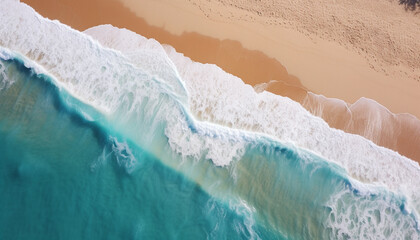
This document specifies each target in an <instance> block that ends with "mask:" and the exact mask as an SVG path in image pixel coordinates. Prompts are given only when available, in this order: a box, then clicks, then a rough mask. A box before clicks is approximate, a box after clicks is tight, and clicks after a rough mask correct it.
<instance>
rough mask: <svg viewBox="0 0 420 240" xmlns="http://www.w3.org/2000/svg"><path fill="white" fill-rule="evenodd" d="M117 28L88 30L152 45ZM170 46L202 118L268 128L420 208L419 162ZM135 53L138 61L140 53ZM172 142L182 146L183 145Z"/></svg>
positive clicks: (122, 48) (248, 127)
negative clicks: (196, 60)
mask: <svg viewBox="0 0 420 240" xmlns="http://www.w3.org/2000/svg"><path fill="white" fill-rule="evenodd" d="M116 31H117V30H116V29H115V28H112V27H109V26H98V27H95V32H92V31H90V30H88V31H86V32H87V33H88V34H91V35H92V36H93V37H95V38H97V39H98V40H99V41H100V42H101V43H102V44H104V45H107V44H109V45H108V46H109V47H113V48H116V49H117V50H119V51H121V52H122V53H123V54H128V53H129V52H132V51H133V49H135V48H136V47H138V48H141V49H143V48H147V44H146V42H147V41H148V40H147V39H145V38H144V37H141V36H140V35H135V34H133V33H132V32H131V33H130V34H129V35H130V39H131V40H130V42H131V43H133V42H136V44H134V45H131V44H128V45H129V46H128V45H124V46H121V45H118V44H110V43H114V42H115V41H111V40H110V39H109V38H107V40H106V41H104V40H102V39H101V37H102V36H109V35H108V34H107V33H108V32H112V36H116V39H120V40H121V39H125V37H124V35H125V34H127V30H124V31H119V34H120V35H122V36H118V34H117V35H116ZM98 32H100V33H101V34H97V33H98ZM141 42H144V43H143V44H141ZM164 48H165V50H166V53H167V54H168V56H169V58H170V59H171V60H172V61H173V63H174V64H175V66H176V67H177V69H178V72H179V74H180V75H181V77H182V79H183V80H184V81H185V84H186V87H187V90H188V93H189V95H188V97H189V103H190V110H191V111H192V113H193V114H194V115H195V116H196V117H197V118H199V119H201V120H203V121H209V122H213V123H217V124H220V125H225V126H228V127H232V128H234V129H242V130H249V131H256V132H260V133H265V134H268V135H271V136H273V137H275V138H276V139H278V140H280V141H282V142H291V143H293V144H296V145H297V146H299V147H302V148H306V149H309V150H311V151H313V152H315V153H316V154H318V155H321V156H323V157H324V158H326V159H328V160H330V161H333V162H336V163H338V164H340V165H341V166H343V167H344V168H345V169H346V170H347V171H348V172H349V174H350V175H351V176H352V177H354V178H356V179H358V180H360V181H363V182H367V183H375V184H383V185H386V186H388V187H389V188H390V189H392V190H394V191H400V192H403V193H406V194H408V195H409V196H411V197H413V199H415V201H414V202H413V204H414V206H415V207H416V208H417V209H420V201H419V196H418V194H417V193H418V192H420V178H419V177H418V176H419V175H420V167H419V165H418V163H416V162H414V161H412V160H410V159H408V158H406V157H404V156H401V155H399V154H398V153H396V152H394V151H392V150H389V149H386V148H383V147H380V146H377V145H375V144H374V143H373V142H371V141H369V140H367V139H365V138H363V137H361V136H358V135H353V134H348V133H345V132H343V131H341V130H336V129H332V128H330V127H329V126H328V124H327V123H326V122H325V121H324V120H322V119H321V118H319V117H315V116H313V115H311V114H310V113H309V112H308V111H306V110H305V109H304V108H303V107H302V106H301V105H300V104H298V103H296V102H294V101H292V100H291V99H289V98H285V97H282V96H277V95H274V94H271V93H269V92H260V93H257V92H255V90H254V89H253V88H252V87H251V86H249V85H247V84H245V83H243V81H242V80H241V79H239V78H238V77H235V76H233V75H231V74H228V73H226V72H224V71H223V70H222V69H221V68H219V67H217V66H216V65H212V64H201V63H197V62H193V61H192V60H191V59H189V58H187V57H185V56H184V55H183V54H181V53H178V52H176V51H175V49H174V48H172V47H170V46H166V45H165V46H164ZM129 58H130V59H131V61H133V62H134V64H136V62H135V61H136V59H135V58H133V57H132V56H131V57H129ZM172 146H174V147H175V149H179V148H178V145H175V144H174V145H172ZM183 150H184V151H189V150H188V149H183ZM179 151H180V149H179Z"/></svg>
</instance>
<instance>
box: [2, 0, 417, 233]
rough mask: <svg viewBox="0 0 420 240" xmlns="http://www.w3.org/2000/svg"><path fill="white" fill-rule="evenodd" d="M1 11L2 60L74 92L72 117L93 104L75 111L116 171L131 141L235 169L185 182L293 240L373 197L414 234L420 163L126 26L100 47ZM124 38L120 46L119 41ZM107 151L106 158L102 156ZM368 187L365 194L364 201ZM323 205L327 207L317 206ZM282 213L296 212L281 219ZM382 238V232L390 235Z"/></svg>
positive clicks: (27, 14) (17, 8)
mask: <svg viewBox="0 0 420 240" xmlns="http://www.w3.org/2000/svg"><path fill="white" fill-rule="evenodd" d="M0 11H1V12H4V13H5V14H3V15H2V16H1V18H0V19H1V20H2V21H1V27H0V35H1V36H4V37H3V38H1V39H0V45H2V46H3V47H2V48H1V49H0V52H2V54H3V55H4V54H5V53H8V54H9V55H10V54H12V55H13V53H10V51H9V50H7V49H6V48H8V49H10V50H12V51H13V52H19V53H20V54H21V55H22V58H21V59H23V60H22V61H24V62H25V65H26V63H29V64H30V63H32V62H36V63H38V64H39V65H41V66H42V67H43V68H44V69H45V71H46V72H47V73H48V75H49V76H51V79H52V81H53V83H54V84H56V85H61V86H62V88H63V89H64V90H63V91H62V92H61V93H60V95H64V96H65V94H66V92H68V93H69V94H70V95H71V96H69V97H68V101H67V102H66V103H67V104H69V105H71V106H72V107H73V108H75V109H77V105H78V103H77V101H76V100H81V101H83V103H86V104H88V105H90V106H91V107H92V108H93V109H92V110H89V109H88V108H87V106H83V110H84V111H86V110H89V111H88V112H89V113H88V115H89V118H88V120H89V121H92V122H98V124H101V125H107V126H108V125H109V126H108V127H107V130H108V131H109V132H110V135H112V136H116V137H115V138H113V139H112V142H113V144H112V146H111V149H112V151H114V152H116V153H117V155H118V156H120V158H117V161H118V164H119V165H121V166H122V167H124V168H126V169H127V171H128V172H132V171H133V170H132V169H133V166H134V168H135V165H136V161H137V159H135V156H136V153H135V151H134V150H133V149H132V148H131V147H130V143H131V142H134V144H135V145H138V146H141V147H142V148H144V149H147V150H150V151H151V153H152V154H154V155H155V156H157V157H162V159H164V158H167V159H169V158H170V157H168V155H165V154H167V152H173V153H174V154H173V157H174V159H175V160H176V159H177V158H176V157H177V156H181V158H182V159H184V160H193V161H196V162H199V164H197V165H198V166H197V167H196V168H192V169H200V167H203V168H204V167H206V163H208V162H210V161H209V160H211V162H212V163H214V164H215V165H217V166H227V167H226V168H228V167H229V166H233V169H229V171H231V172H229V174H230V175H228V176H227V179H220V180H218V178H221V177H223V176H224V175H223V174H226V170H225V168H213V169H212V170H211V171H212V172H211V173H207V174H206V175H203V176H202V175H201V174H200V172H192V173H191V172H190V173H189V174H190V176H192V177H191V178H195V179H196V180H197V182H198V180H199V181H200V184H201V186H203V188H205V189H206V190H207V191H209V192H211V193H215V191H211V189H212V188H213V187H212V185H211V184H215V185H216V186H217V185H218V186H223V187H219V188H220V189H219V190H218V191H220V192H221V194H224V193H226V192H229V191H232V192H234V193H236V194H238V195H239V196H240V197H241V198H242V199H243V202H244V204H242V205H244V206H247V207H246V209H251V210H250V211H251V212H252V211H254V210H253V209H254V208H255V211H256V212H257V213H258V215H259V216H268V219H269V220H267V221H268V222H270V224H273V223H277V222H280V223H282V224H279V225H278V226H277V225H276V226H277V227H278V229H279V230H280V231H282V230H284V228H287V227H290V228H293V230H291V232H290V233H289V234H290V235H291V236H293V235H294V234H298V233H300V232H303V233H304V234H306V233H307V234H317V233H318V231H320V226H319V224H321V223H322V224H324V222H320V220H323V216H324V215H322V214H324V213H325V212H327V213H330V214H334V218H332V217H330V218H331V222H330V223H329V225H328V224H327V225H323V226H324V227H325V229H332V226H333V227H334V230H333V231H334V232H332V233H327V236H329V235H330V234H332V236H335V235H336V233H337V232H336V231H338V232H343V231H346V230H351V229H352V227H351V226H342V225H340V224H341V221H343V220H344V221H345V219H346V216H348V215H347V212H343V211H341V210H342V209H341V207H335V205H336V204H340V201H341V202H342V204H344V205H345V208H346V209H350V208H351V207H352V206H357V204H355V201H357V198H358V197H360V198H361V201H360V202H363V201H366V199H367V200H369V198H370V197H374V196H376V195H378V196H381V197H382V199H384V201H383V202H384V203H381V202H380V201H379V202H376V203H381V204H380V205H381V207H382V206H390V205H392V204H393V203H394V202H393V201H394V200H395V204H394V205H392V206H396V207H395V209H396V210H397V211H398V212H397V214H400V215H398V216H399V217H400V218H403V219H404V221H405V222H406V223H407V224H405V223H404V224H403V225H402V226H409V227H410V231H411V230H412V231H411V232H408V233H407V234H408V235H409V236H418V232H419V229H418V225H417V222H416V221H415V219H416V214H415V213H411V210H412V209H411V207H410V206H407V204H406V201H409V202H408V205H410V204H413V205H414V207H415V209H417V210H418V209H419V208H418V201H419V196H418V192H419V191H418V190H419V186H420V185H419V184H418V183H419V181H420V180H419V179H418V176H419V167H418V164H415V163H414V162H412V161H410V160H409V159H407V158H404V157H401V156H400V155H398V154H397V153H395V152H393V151H390V150H388V149H385V148H381V147H378V146H376V145H375V144H373V143H372V142H370V141H368V140H366V139H364V138H362V137H359V136H355V135H351V134H346V133H344V132H342V131H338V130H334V129H330V128H329V127H328V125H327V124H326V123H325V122H324V121H322V120H321V119H319V118H317V117H314V116H312V115H310V114H309V113H308V112H307V111H306V110H304V109H303V108H302V107H301V106H300V105H299V104H297V103H295V102H293V101H291V100H290V99H288V98H283V97H280V96H276V95H273V94H270V93H267V92H263V93H260V94H257V93H255V91H254V90H253V88H252V87H251V86H249V85H245V84H244V83H243V82H242V81H241V80H240V79H239V78H236V77H234V76H232V75H229V74H227V73H225V72H223V71H222V70H221V69H220V68H218V67H217V66H214V65H208V64H207V65H203V64H199V63H195V62H193V61H191V60H190V59H188V58H185V57H184V56H183V55H182V54H179V53H176V52H175V50H174V49H172V48H171V47H168V46H165V47H164V48H163V49H164V50H165V52H163V51H162V47H161V46H159V45H158V43H157V42H155V41H153V40H147V39H145V38H143V37H141V36H138V35H136V34H134V33H130V32H128V31H127V30H119V29H116V28H112V27H111V26H105V27H103V28H104V29H99V30H100V31H99V30H98V29H97V30H98V31H97V32H98V33H100V35H102V36H103V37H104V36H107V38H106V41H105V40H104V41H103V42H101V44H99V43H98V42H97V41H95V40H93V39H92V38H91V37H88V36H86V35H85V34H83V33H80V32H78V31H75V30H73V29H71V28H69V27H67V26H65V25H62V24H60V23H58V22H55V21H49V20H46V19H43V18H42V17H41V16H39V15H38V14H36V13H35V12H34V11H33V10H32V9H30V8H29V7H28V6H26V5H23V4H19V3H17V2H15V1H7V0H6V1H4V4H2V5H1V6H0ZM99 28H102V27H99ZM107 31H114V33H113V34H111V33H109V34H107ZM120 31H122V32H123V34H121V33H120ZM88 32H89V31H88ZM121 36H123V39H124V41H125V43H124V45H121V44H119V38H120V37H121ZM99 41H101V39H99ZM147 42H149V44H147ZM113 44H114V45H115V46H114V45H113ZM102 45H105V46H107V45H109V47H111V48H115V49H111V48H106V47H103V46H102ZM118 46H120V49H119V48H118ZM142 48H144V49H142ZM149 48H150V49H149ZM127 49H129V50H127ZM138 54H140V55H142V56H137V55H138ZM18 56H19V54H15V55H13V56H9V57H11V58H18ZM28 58H29V59H28ZM148 58H156V59H148ZM159 64H162V65H159ZM28 66H29V65H28ZM160 67H162V68H165V69H160ZM166 68H167V69H166ZM184 81H185V82H184ZM73 97H74V99H73ZM81 108H82V107H81ZM95 111H99V114H96V113H95ZM190 112H192V113H193V114H194V115H195V117H192V116H191V113H190ZM82 115H83V116H84V114H82ZM196 118H198V119H200V120H201V121H198V120H196ZM206 121H207V122H206ZM121 136H124V137H121ZM120 138H121V139H120ZM285 142H286V143H287V144H284V143H285ZM293 144H294V145H293ZM167 145H169V149H168V148H167ZM298 147H299V148H298ZM305 149H309V150H311V151H312V152H308V151H307V150H305ZM313 153H317V154H319V155H321V156H323V157H324V158H326V159H328V160H330V161H333V162H337V163H338V164H340V165H341V166H344V167H345V169H346V170H347V171H348V172H349V174H350V175H351V176H353V177H355V178H357V179H360V180H362V181H364V182H372V183H375V184H378V183H379V184H382V185H385V186H387V187H389V188H390V189H391V190H393V191H396V192H401V193H406V194H407V196H408V197H409V198H408V200H405V199H404V197H400V195H399V193H397V195H394V193H389V192H388V191H387V189H386V188H384V189H382V188H381V189H378V187H377V186H373V185H366V184H362V183H360V182H359V181H358V180H357V179H356V180H355V179H349V180H347V176H346V175H345V173H344V172H343V171H342V169H341V168H340V167H339V166H337V165H335V164H331V163H328V162H326V161H325V160H324V159H321V158H319V157H318V156H317V155H315V154H313ZM363 154H365V155H363ZM106 155H108V154H107V153H106V152H104V153H103V154H102V155H101V156H100V157H102V158H103V156H106ZM175 160H173V161H175ZM206 160H207V161H206ZM234 160H238V161H234ZM253 166H256V167H255V168H254V167H253ZM261 166H263V167H261ZM176 167H178V166H176ZM179 168H182V166H180V167H179ZM397 170H398V171H400V172H397ZM213 172H216V173H217V174H212V173H213ZM235 174H237V175H235ZM235 176H237V177H235ZM199 177H201V178H199ZM231 178H233V179H231ZM254 180H256V181H254ZM295 180H296V181H295ZM364 188H366V189H367V190H364V192H366V193H363V194H361V191H362V190H363V189H364ZM224 189H229V191H226V190H224ZM287 190H289V191H287ZM284 191H285V192H287V193H288V194H284ZM320 192H322V193H324V194H322V193H320ZM250 193H253V194H250ZM345 193H348V194H347V195H348V196H349V197H344V198H343V199H344V200H345V201H343V200H341V196H344V195H345ZM289 195H290V196H289ZM330 195H331V196H330ZM313 196H316V198H314V197H313ZM387 196H389V198H388V197H387ZM218 197H220V195H218ZM294 197H295V198H298V199H299V200H300V201H302V202H299V204H300V205H296V200H295V198H294ZM325 198H329V199H330V200H331V202H324V200H325ZM280 200H282V201H280ZM278 201H280V203H281V204H278V203H279V202H278ZM411 201H413V202H411ZM239 202H241V201H239ZM324 203H325V204H326V205H321V204H324ZM356 203H357V202H356ZM282 204H284V205H285V206H283V205H282ZM369 204H370V205H372V206H373V208H372V209H373V211H374V210H376V209H377V207H376V206H375V204H374V203H371V202H369ZM361 205H363V204H361ZM287 206H289V207H291V208H292V209H293V210H291V211H289V212H287V211H288V210H290V209H289V208H288V207H287ZM338 206H340V205H338ZM357 207H358V206H357ZM375 207H376V208H375ZM312 208H314V209H312ZM300 209H308V210H314V211H315V210H316V211H317V213H318V215H314V216H310V217H309V218H305V214H303V213H300V212H299V210H300ZM384 209H385V207H384ZM247 211H248V210H247ZM369 211H370V210H367V212H366V213H367V215H369V214H370V212H369ZM281 213H287V214H285V215H282V214H281ZM288 214H290V216H292V217H288ZM294 214H300V215H297V216H296V217H299V219H302V222H301V221H296V219H297V218H296V217H294V216H295V215H294ZM413 215H414V216H413ZM329 216H332V215H329ZM357 216H358V215H357V214H356V217H354V216H350V217H349V218H348V219H350V220H351V221H355V224H356V226H357V230H355V231H356V232H355V233H351V232H349V233H347V234H346V236H352V237H357V236H358V233H360V231H359V230H360V229H361V228H362V226H363V225H362V223H363V219H361V220H360V221H359V220H358V217H357ZM361 216H362V215H361ZM393 216H394V215H393ZM312 217H314V219H312ZM318 217H319V218H318ZM368 217H369V216H368ZM368 217H366V219H368ZM335 219H341V220H340V221H339V222H335V221H333V220H335ZM384 219H385V218H384ZM407 219H408V220H407ZM348 221H349V220H348ZM307 223H308V224H307ZM336 223H337V224H336ZM249 224H250V225H252V224H253V222H252V221H250V222H249ZM302 224H303V225H302ZM334 224H335V225H334ZM302 226H305V227H304V228H303V227H302ZM388 226H389V225H387V226H386V227H388ZM306 227H308V228H310V229H306ZM413 229H414V230H413ZM369 234H370V233H369ZM382 234H384V235H382ZM359 236H360V235H359ZM379 236H380V237H381V236H386V232H385V233H384V232H382V233H381V234H380V235H379Z"/></svg>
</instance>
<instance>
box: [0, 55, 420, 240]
mask: <svg viewBox="0 0 420 240" xmlns="http://www.w3.org/2000/svg"><path fill="white" fill-rule="evenodd" d="M1 63H2V65H3V67H4V68H5V69H6V71H5V74H6V75H5V76H6V77H7V81H6V78H5V76H1V77H2V78H3V79H1V81H0V82H2V83H3V85H4V86H6V85H7V84H4V83H5V82H13V84H9V85H10V86H9V85H8V86H7V87H3V89H2V90H0V153H1V154H0V191H1V194H0V196H1V197H0V212H1V214H0V239H335V238H339V239H349V238H357V237H359V238H360V237H362V238H372V239H374V238H376V237H379V238H381V237H388V238H392V236H394V235H393V234H398V236H401V237H402V238H405V239H415V237H416V236H418V233H419V227H418V224H417V221H416V217H415V216H414V215H413V214H412V213H411V212H409V211H407V209H406V199H405V198H404V197H402V196H400V195H396V194H394V193H391V192H388V191H387V190H386V189H385V188H380V187H373V186H365V185H363V184H362V183H358V182H357V181H355V180H351V179H349V178H348V177H347V175H346V172H345V171H344V170H343V169H342V168H341V167H339V166H337V165H335V164H333V163H330V162H327V161H325V160H323V159H322V158H320V157H318V156H316V155H314V154H312V153H310V152H307V151H305V150H302V149H298V148H296V147H294V146H292V145H285V144H282V143H279V142H277V141H275V140H273V139H270V138H269V137H267V136H259V137H253V135H246V134H245V135H244V139H245V140H246V142H247V144H246V146H245V151H244V154H243V155H242V157H241V158H240V159H236V160H235V161H233V162H232V163H231V164H230V165H229V166H226V167H217V166H215V165H214V164H213V163H212V162H211V161H209V160H207V159H206V158H205V157H202V158H201V159H199V160H197V159H195V158H192V157H187V158H182V157H181V156H179V155H178V154H177V153H174V152H172V150H171V148H170V146H169V143H168V138H167V137H166V136H165V133H164V131H163V128H164V127H166V125H165V123H158V124H156V125H154V122H153V119H155V115H157V114H159V113H158V112H159V110H156V111H155V112H154V113H153V114H152V115H150V116H151V117H150V116H149V115H147V114H146V113H145V114H144V115H141V116H140V118H138V116H137V118H136V117H124V116H125V115H124V111H126V109H125V108H121V109H120V113H119V115H118V116H117V117H106V116H103V115H102V114H101V113H100V111H96V110H95V109H94V108H93V107H92V106H88V105H85V104H83V102H81V101H79V100H78V99H77V98H74V97H72V96H71V94H69V93H67V92H66V91H65V90H63V89H60V88H59V87H57V86H56V85H55V84H54V80H52V79H51V78H50V77H49V76H46V75H39V74H35V73H34V72H33V70H32V69H30V68H27V67H25V66H24V65H23V62H22V60H19V59H14V60H8V61H1ZM169 98H170V96H168V95H164V96H163V97H162V98H160V99H159V101H160V103H159V104H155V105H153V106H155V107H157V108H163V106H164V105H165V101H169V100H168V99H169ZM148 101H149V103H150V102H151V101H152V100H148ZM147 104H148V103H146V104H142V105H141V106H143V107H144V108H145V109H147V108H146V105H147ZM86 113H88V115H86ZM183 113H184V115H185V117H186V118H187V120H188V119H189V120H188V121H187V122H188V128H189V129H190V130H191V131H192V132H193V133H195V132H197V131H199V130H198V129H197V128H196V126H195V122H194V120H192V119H190V117H189V116H188V112H187V111H184V112H183ZM148 116H149V117H148ZM136 128H141V131H140V134H139V133H136V134H133V129H136ZM206 134H207V135H209V134H210V133H206ZM218 137H219V136H217V134H215V135H214V136H213V138H215V139H217V138H218ZM204 155H206V154H204ZM365 188H369V191H366V190H364V189H365Z"/></svg>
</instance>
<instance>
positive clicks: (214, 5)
mask: <svg viewBox="0 0 420 240" xmlns="http://www.w3.org/2000/svg"><path fill="white" fill-rule="evenodd" d="M23 2H25V3H28V4H29V5H31V6H32V7H33V8H34V9H35V10H36V11H38V12H39V13H40V14H42V15H43V16H46V17H48V18H50V19H58V20H59V21H61V22H63V23H65V24H67V25H70V26H72V27H73V28H75V29H78V30H80V31H83V30H85V29H87V28H90V27H93V26H96V25H100V24H112V25H114V26H116V27H120V28H127V29H130V30H132V31H135V32H137V33H139V34H141V35H143V36H145V37H148V38H155V39H156V40H158V41H159V42H161V43H164V44H169V45H171V46H173V47H175V49H176V50H177V51H178V52H181V53H183V54H185V56H188V57H190V58H191V59H192V60H194V61H198V62H202V63H214V64H217V65H218V66H219V67H221V68H222V69H224V70H225V71H227V72H229V73H231V74H233V75H236V76H238V77H240V78H241V79H242V80H243V81H244V82H245V83H247V84H250V85H253V86H256V85H257V86H259V88H258V90H260V91H261V90H264V89H265V90H267V91H271V92H273V93H275V94H280V95H282V96H287V97H290V98H292V99H294V100H296V101H298V102H300V103H301V104H302V105H303V106H304V107H305V108H306V109H308V110H309V111H310V112H312V113H313V114H315V115H317V116H320V117H322V118H323V119H324V120H326V121H327V122H328V123H329V124H330V126H332V127H335V128H339V129H342V130H344V131H346V132H350V133H355V134H359V135H362V136H364V137H366V138H368V139H371V140H372V141H373V142H375V143H377V144H379V145H381V146H384V147H387V148H391V149H393V150H396V151H398V152H399V153H400V154H402V155H405V156H407V157H409V158H411V159H414V160H417V161H420V147H419V146H420V121H419V120H418V119H417V118H419V117H420V108H419V107H418V105H417V104H418V103H419V102H420V59H419V58H420V54H419V52H418V51H419V50H418V49H420V43H419V41H418V40H419V39H420V17H419V15H415V13H414V12H413V11H406V10H405V8H404V6H402V5H399V4H398V1H391V2H389V1H383V0H375V1H370V2H364V1H353V3H351V4H350V3H347V2H346V1H338V0H337V1H332V2H331V1H326V0H318V1H317V3H309V2H303V1H294V2H293V4H292V3H289V2H288V3H287V6H286V5H284V4H286V3H283V2H279V3H278V2H275V1H264V2H258V4H256V3H255V1H245V2H241V4H238V3H236V2H235V1H187V0H160V1H152V0H142V1H131V0H105V1H99V0H93V1H87V2H85V1H79V0H78V1H70V0H62V1H60V3H58V2H56V1H52V0H42V1H34V0H24V1H23ZM81 6H82V7H81ZM92 9H95V11H92ZM298 9H299V11H298ZM360 9H363V11H361V10H360ZM378 9H380V10H378ZM372 13H374V14H372ZM389 16H392V17H389ZM271 80H276V81H275V82H271V83H268V82H270V81H271ZM267 83H268V84H267ZM308 91H309V92H313V93H315V94H312V93H310V94H309V95H308V94H307V93H308ZM317 94H322V95H324V96H326V97H323V96H321V95H317ZM327 97H328V98H327ZM360 98H362V99H361V100H359V99H360ZM338 99H342V100H338ZM368 99H373V100H375V101H376V102H378V103H380V104H382V105H383V106H385V107H386V108H385V107H383V106H381V105H380V104H378V103H376V102H375V101H371V100H368ZM348 103H350V104H348ZM351 103H353V104H351ZM388 109H389V110H388ZM392 112H393V113H404V114H398V115H396V114H393V113H392ZM407 113H408V114H407ZM410 114H412V115H410ZM414 116H416V117H417V118H416V117H414Z"/></svg>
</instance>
